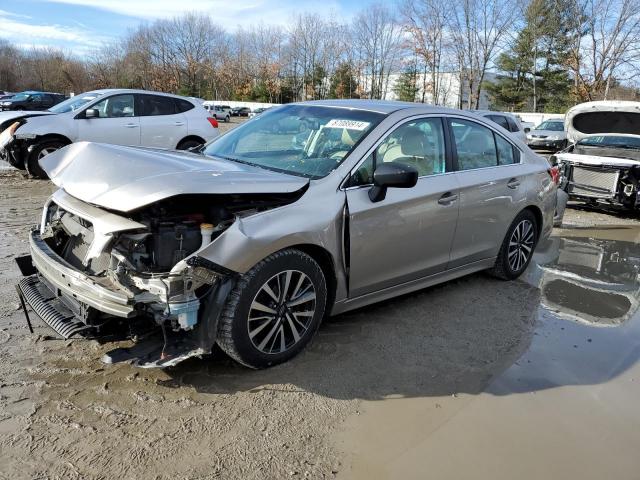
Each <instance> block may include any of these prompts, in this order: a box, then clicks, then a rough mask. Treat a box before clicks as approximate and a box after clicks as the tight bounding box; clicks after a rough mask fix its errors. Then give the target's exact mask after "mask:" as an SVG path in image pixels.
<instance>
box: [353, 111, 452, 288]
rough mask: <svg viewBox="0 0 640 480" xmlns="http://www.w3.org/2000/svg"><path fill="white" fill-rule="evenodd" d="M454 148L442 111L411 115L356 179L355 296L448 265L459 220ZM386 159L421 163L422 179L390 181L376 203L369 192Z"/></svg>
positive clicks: (354, 184)
mask: <svg viewBox="0 0 640 480" xmlns="http://www.w3.org/2000/svg"><path fill="white" fill-rule="evenodd" d="M446 152H447V149H446V148H445V135H444V125H443V121H442V119H441V118H436V117H430V118H423V119H418V120H411V121H409V122H407V123H404V124H402V125H400V126H399V127H398V128H396V129H395V130H394V131H393V132H392V133H390V134H389V135H388V136H387V137H386V138H385V139H384V140H383V141H382V142H381V143H380V144H379V146H378V147H377V148H376V149H375V150H374V151H373V152H372V153H371V154H370V155H369V156H368V157H367V159H366V160H365V161H364V162H363V163H362V164H361V165H360V166H359V167H358V168H357V169H356V170H355V172H354V173H353V175H352V177H351V178H350V179H349V183H348V184H347V185H348V187H347V189H346V195H347V205H348V209H349V235H350V247H349V248H350V270H349V296H350V297H352V298H353V297H358V296H360V295H365V294H367V293H372V292H375V291H378V290H382V289H385V288H389V287H393V286H395V285H398V284H401V283H405V282H410V281H412V280H416V279H419V278H423V277H427V276H430V275H433V274H437V273H440V272H443V271H444V270H445V269H446V267H447V263H448V262H449V256H450V250H451V245H452V242H453V238H454V233H455V230H456V224H457V221H458V201H457V195H458V184H457V180H456V178H455V175H452V174H450V173H449V172H450V166H451V163H450V159H449V158H448V155H447V153H446ZM381 162H385V163H386V162H398V163H404V164H407V165H411V166H413V167H415V168H416V169H417V170H418V174H419V178H418V183H417V184H416V185H415V186H414V187H413V188H407V189H399V188H389V189H388V191H387V194H386V198H385V199H384V200H382V201H380V202H372V201H371V200H370V199H369V194H368V193H369V190H370V188H371V184H372V179H373V172H374V171H375V168H376V165H379V164H380V163H381Z"/></svg>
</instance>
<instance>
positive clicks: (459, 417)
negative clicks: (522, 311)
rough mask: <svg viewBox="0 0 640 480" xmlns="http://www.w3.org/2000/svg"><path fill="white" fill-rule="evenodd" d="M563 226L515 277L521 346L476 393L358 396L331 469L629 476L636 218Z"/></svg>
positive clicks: (409, 474) (634, 467) (635, 431)
mask: <svg viewBox="0 0 640 480" xmlns="http://www.w3.org/2000/svg"><path fill="white" fill-rule="evenodd" d="M560 232H561V236H558V237H552V238H551V239H550V240H549V241H548V242H545V243H544V244H541V245H540V246H539V247H538V249H537V251H536V255H535V257H534V258H535V263H534V264H532V265H531V266H530V268H529V269H528V271H527V272H526V273H525V275H524V276H523V280H524V281H525V282H527V283H529V284H530V285H533V286H536V287H538V288H539V289H540V290H539V291H540V300H539V304H538V305H537V306H534V307H533V310H532V314H533V315H534V316H535V318H536V327H535V330H534V332H533V335H532V337H531V338H530V339H524V341H526V342H528V343H527V345H525V346H524V348H523V350H524V353H523V354H522V355H519V356H517V357H515V358H514V357H511V358H512V360H511V364H510V366H508V367H506V368H505V369H504V370H503V371H501V372H500V371H497V372H496V371H494V372H493V375H492V376H491V377H487V378H486V380H485V383H484V385H483V386H482V387H481V388H480V392H479V393H478V394H473V393H469V392H468V391H467V392H466V393H465V392H464V391H461V392H460V393H458V394H454V395H449V396H428V397H423V398H387V399H386V400H383V401H380V402H364V404H363V405H362V407H363V413H362V414H361V415H359V416H358V417H355V418H352V419H350V420H349V421H348V422H347V428H346V431H345V433H344V434H343V435H342V437H341V438H340V440H339V444H340V446H341V450H342V451H343V452H345V453H346V454H347V455H349V460H348V462H347V463H348V464H349V468H347V469H345V470H343V471H342V472H341V475H340V476H339V478H355V479H359V478H362V479H365V478H366V479H371V478H405V479H409V478H424V475H425V472H429V476H433V478H441V479H443V478H452V479H454V478H471V477H474V478H492V479H513V478H523V479H534V478H581V479H587V478H589V479H591V478H593V479H600V478H637V471H638V468H639V467H640V460H638V458H637V453H636V452H635V447H634V446H635V445H638V444H639V442H640V415H638V413H637V398H639V395H640V366H639V365H638V359H639V358H640V313H639V312H638V303H639V302H638V297H639V293H640V246H638V244H637V243H636V240H637V239H638V238H639V236H640V229H638V228H629V227H626V226H620V227H616V226H612V227H602V228H599V229H587V228H579V229H572V230H562V231H560ZM504 360H505V361H509V357H508V356H505V358H504Z"/></svg>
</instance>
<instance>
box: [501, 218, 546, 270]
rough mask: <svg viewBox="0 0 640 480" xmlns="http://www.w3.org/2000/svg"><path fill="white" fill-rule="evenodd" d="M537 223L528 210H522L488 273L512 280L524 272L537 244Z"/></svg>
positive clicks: (510, 227)
mask: <svg viewBox="0 0 640 480" xmlns="http://www.w3.org/2000/svg"><path fill="white" fill-rule="evenodd" d="M537 224H538V222H537V221H536V217H535V215H534V214H533V213H532V212H531V211H529V210H523V211H522V212H520V213H519V214H518V216H517V217H516V218H515V220H514V221H513V222H512V223H511V225H510V226H509V230H507V234H506V235H505V237H504V240H503V242H502V246H501V247H500V252H499V253H498V258H496V263H495V265H494V266H493V268H492V269H491V270H490V271H489V272H490V273H491V274H492V275H493V276H495V277H498V278H501V279H503V280H513V279H515V278H518V277H519V276H520V275H521V274H522V272H524V271H525V270H526V268H527V266H529V262H531V258H532V257H533V250H534V249H535V248H536V243H537V242H538V225H537Z"/></svg>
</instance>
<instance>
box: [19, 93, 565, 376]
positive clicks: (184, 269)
mask: <svg viewBox="0 0 640 480" xmlns="http://www.w3.org/2000/svg"><path fill="white" fill-rule="evenodd" d="M40 164H41V167H42V168H43V169H44V170H45V171H46V172H47V174H48V175H49V177H50V178H51V180H52V181H53V182H54V183H55V184H56V185H57V186H59V187H60V189H59V190H58V191H57V192H56V193H55V194H54V195H53V196H52V197H51V198H50V200H49V201H48V203H47V204H46V205H45V208H44V211H43V214H42V220H41V223H40V225H39V226H37V228H34V229H33V230H32V232H31V236H30V250H31V254H30V255H29V256H26V257H21V258H19V259H18V264H19V266H20V268H21V270H22V272H23V273H24V274H25V278H24V279H22V280H21V282H20V284H19V285H18V292H19V295H20V298H21V300H22V301H23V302H24V303H23V306H24V307H25V313H27V311H28V309H27V307H26V305H27V304H28V305H30V306H31V308H32V310H33V311H35V312H36V313H37V314H38V316H40V317H41V318H42V319H43V320H44V321H45V322H46V323H48V324H49V325H50V326H51V327H53V328H54V329H55V330H56V331H57V332H58V333H60V334H61V335H63V336H65V337H69V336H71V335H75V334H82V333H86V334H89V335H98V336H99V335H103V334H106V333H108V332H113V331H114V329H115V331H118V332H120V333H122V334H125V335H126V336H128V337H129V338H131V339H137V340H138V342H137V343H135V344H134V345H133V346H132V347H131V348H127V349H116V350H114V351H111V352H110V353H109V354H108V355H107V356H106V358H105V360H106V361H108V362H117V361H132V362H135V363H136V364H137V365H140V366H147V367H151V366H162V367H164V366H170V365H174V364H175V363H177V362H179V361H181V360H184V359H185V358H189V357H192V356H199V355H203V354H207V353H210V352H211V350H212V348H213V346H214V345H215V344H216V343H217V344H218V345H219V346H220V347H221V348H222V350H224V351H225V352H226V353H228V354H229V355H230V356H231V357H232V358H234V359H235V360H237V361H239V362H240V363H242V364H244V365H247V366H250V367H254V368H262V367H267V366H269V365H274V364H277V363H280V362H283V361H286V360H288V359H289V358H291V357H293V356H294V355H296V354H297V353H298V352H300V351H301V350H302V349H303V348H304V347H305V345H306V344H307V343H308V342H309V341H310V340H311V338H312V337H313V334H314V333H315V331H316V330H317V329H318V326H319V324H320V322H321V320H322V319H323V317H325V316H326V315H330V314H337V313H341V312H345V311H348V310H351V309H354V308H358V307H361V306H364V305H368V304H370V303H373V302H377V301H380V300H385V299H388V298H391V297H394V296H397V295H401V294H406V293H409V292H412V291H415V290H418V289H420V288H424V287H426V286H429V285H433V284H435V283H440V282H443V281H447V280H450V279H452V278H456V277H459V276H462V275H465V274H468V273H472V272H476V271H479V270H484V269H487V270H490V271H492V272H493V274H495V275H496V276H498V277H500V278H503V279H513V278H516V277H518V276H519V275H520V274H521V273H522V272H523V271H524V270H525V269H526V268H527V265H528V264H529V262H530V260H531V257H532V255H533V250H534V249H535V247H536V245H537V242H538V240H539V239H541V238H544V237H547V236H548V235H549V233H550V231H551V229H552V222H553V213H554V209H555V204H556V184H555V182H554V178H555V176H554V172H553V171H552V170H551V169H550V166H549V164H548V163H547V162H546V160H544V159H543V158H541V157H539V156H538V155H535V154H534V153H533V152H531V150H529V149H528V148H527V147H526V146H525V145H524V143H522V142H521V141H519V140H517V139H514V138H512V137H510V136H509V135H508V133H507V132H505V131H504V130H503V129H501V128H500V127H498V126H497V125H495V124H494V123H493V122H491V121H490V120H485V119H482V118H479V117H477V116H475V115H474V114H471V113H465V112H461V111H456V110H449V109H444V108H435V107H428V106H423V105H419V104H416V105H412V104H406V103H392V102H375V101H371V102H369V101H331V102H313V103H301V104H291V105H286V106H282V107H278V108H274V109H272V110H269V111H267V112H265V113H263V114H262V115H259V116H257V117H255V119H253V120H250V121H248V122H246V123H245V124H243V125H241V126H239V127H237V128H236V129H234V130H231V131H230V132H228V133H226V134H225V135H223V136H221V137H219V138H218V139H216V140H214V141H213V142H212V143H210V144H208V145H206V146H205V147H204V148H203V149H202V150H201V152H199V153H196V152H168V151H162V150H158V149H149V148H133V147H122V146H114V145H104V144H99V143H86V142H81V143H75V144H73V145H70V146H68V147H66V148H64V149H62V150H60V151H58V152H55V153H52V154H50V155H47V156H46V157H44V158H42V159H41V161H40ZM27 318H28V317H27ZM148 331H152V332H153V331H154V332H157V334H156V335H152V334H148V333H146V332H148ZM160 333H162V335H160ZM143 339H144V340H143Z"/></svg>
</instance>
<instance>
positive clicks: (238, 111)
mask: <svg viewBox="0 0 640 480" xmlns="http://www.w3.org/2000/svg"><path fill="white" fill-rule="evenodd" d="M250 113H251V109H250V108H249V107H235V108H232V109H231V116H232V117H248V116H249V114H250Z"/></svg>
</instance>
